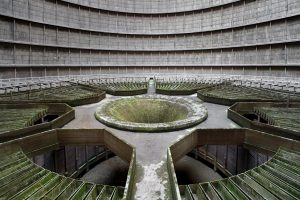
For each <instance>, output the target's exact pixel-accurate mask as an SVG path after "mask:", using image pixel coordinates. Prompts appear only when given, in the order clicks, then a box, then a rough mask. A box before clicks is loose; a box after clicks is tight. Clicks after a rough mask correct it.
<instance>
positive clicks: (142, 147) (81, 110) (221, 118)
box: [64, 95, 238, 200]
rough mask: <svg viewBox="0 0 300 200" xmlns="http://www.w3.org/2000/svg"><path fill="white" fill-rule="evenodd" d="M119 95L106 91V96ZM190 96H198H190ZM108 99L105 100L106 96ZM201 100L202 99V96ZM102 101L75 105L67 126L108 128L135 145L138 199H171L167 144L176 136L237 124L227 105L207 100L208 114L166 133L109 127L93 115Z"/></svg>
mask: <svg viewBox="0 0 300 200" xmlns="http://www.w3.org/2000/svg"><path fill="white" fill-rule="evenodd" d="M111 98H119V97H112V96H109V95H107V99H111ZM188 98H196V99H197V97H196V96H189V97H188ZM103 101H105V100H103ZM199 102H200V100H199ZM98 105H99V103H96V104H91V105H85V106H79V107H75V117H76V118H75V120H73V121H72V122H70V123H69V124H67V125H66V126H65V127H64V128H107V129H108V130H111V131H112V132H113V133H115V134H116V135H118V136H119V137H120V138H122V139H124V140H126V141H127V142H128V143H130V144H131V145H133V146H135V147H136V153H137V165H138V166H137V176H136V188H135V199H143V200H144V199H147V200H148V199H149V200H153V199H155V200H159V199H170V198H169V197H170V191H168V188H169V186H168V175H167V166H166V155H167V148H168V147H169V146H170V145H171V144H172V143H174V142H175V141H176V140H178V139H180V138H181V137H183V136H185V135H187V134H188V133H190V132H191V131H193V130H194V129H195V128H234V127H238V126H237V125H236V124H235V123H233V122H232V121H231V120H229V119H227V108H228V107H226V106H221V105H216V104H210V103H204V105H205V106H206V108H207V110H208V118H207V120H206V121H204V122H203V123H201V124H199V125H198V126H196V127H193V128H189V129H186V130H181V131H175V132H167V133H133V132H128V131H121V130H117V129H113V128H109V127H106V126H105V125H103V124H101V123H100V122H98V121H97V120H96V119H95V117H94V112H95V110H96V108H97V107H98Z"/></svg>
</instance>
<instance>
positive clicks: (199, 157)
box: [174, 145, 270, 185]
mask: <svg viewBox="0 0 300 200" xmlns="http://www.w3.org/2000/svg"><path fill="white" fill-rule="evenodd" d="M269 159H270V157H268V156H267V155H264V154H261V153H258V152H257V151H254V150H249V149H246V148H244V147H243V146H240V145H204V146H201V147H198V148H196V149H194V150H193V151H191V152H189V153H188V154H186V155H185V156H184V157H183V158H181V159H180V160H178V161H177V162H176V163H174V167H175V173H176V177H177V181H178V184H179V185H188V184H195V183H203V182H210V181H215V180H219V179H222V178H226V177H228V176H230V174H231V175H236V174H240V173H243V172H245V171H247V170H249V169H253V168H254V167H257V166H259V165H261V164H263V163H264V162H266V161H267V160H269ZM216 161H217V162H216ZM215 164H216V165H215ZM228 172H229V173H228Z"/></svg>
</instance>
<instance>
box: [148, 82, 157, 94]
mask: <svg viewBox="0 0 300 200" xmlns="http://www.w3.org/2000/svg"><path fill="white" fill-rule="evenodd" d="M155 92H156V87H155V81H154V80H149V82H148V94H155Z"/></svg>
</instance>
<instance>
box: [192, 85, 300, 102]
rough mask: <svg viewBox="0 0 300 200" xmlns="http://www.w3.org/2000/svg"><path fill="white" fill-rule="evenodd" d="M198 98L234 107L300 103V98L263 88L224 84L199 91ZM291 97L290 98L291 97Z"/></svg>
mask: <svg viewBox="0 0 300 200" xmlns="http://www.w3.org/2000/svg"><path fill="white" fill-rule="evenodd" d="M197 94H198V97H199V98H200V99H202V100H203V101H207V102H212V103H218V104H223V105H232V104H234V103H236V102H247V101H255V102H259V101H264V102H266V101H270V102H279V101H287V100H288V99H289V101H294V102H300V96H297V95H293V94H286V93H281V92H275V91H271V90H266V89H261V88H250V87H244V86H235V85H229V84H222V85H217V86H213V87H208V88H204V89H201V90H198V92H197ZM289 95H290V96H289Z"/></svg>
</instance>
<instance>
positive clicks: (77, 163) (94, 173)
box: [32, 145, 129, 187]
mask: <svg viewBox="0 0 300 200" xmlns="http://www.w3.org/2000/svg"><path fill="white" fill-rule="evenodd" d="M32 160H33V162H34V163H36V164H37V165H39V166H42V167H43V168H45V169H48V170H50V171H53V172H56V173H59V174H62V175H64V176H67V177H69V176H70V177H72V178H76V179H80V180H83V181H86V182H91V183H95V184H103V185H110V186H121V187H125V185H126V181H127V175H128V170H129V163H127V162H125V161H123V160H121V158H120V157H118V156H116V155H115V154H114V153H113V152H111V151H110V150H108V149H106V148H104V147H98V146H90V145H87V146H74V145H68V146H64V147H62V148H60V149H58V150H52V151H48V152H46V153H44V154H41V155H38V156H34V157H33V158H32Z"/></svg>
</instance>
